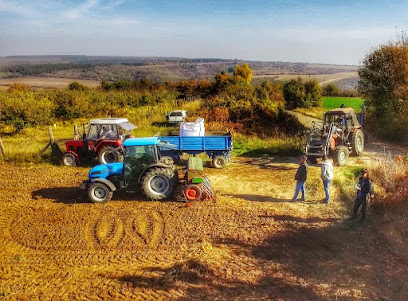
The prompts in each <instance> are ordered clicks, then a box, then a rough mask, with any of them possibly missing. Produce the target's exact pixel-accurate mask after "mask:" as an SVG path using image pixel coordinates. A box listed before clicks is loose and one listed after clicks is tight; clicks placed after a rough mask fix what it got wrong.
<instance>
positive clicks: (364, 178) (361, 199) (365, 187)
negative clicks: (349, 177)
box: [351, 169, 374, 222]
mask: <svg viewBox="0 0 408 301" xmlns="http://www.w3.org/2000/svg"><path fill="white" fill-rule="evenodd" d="M358 184H359V185H358V186H357V197H356V200H355V201H354V210H353V216H352V218H351V219H355V218H356V217H357V211H358V208H360V206H361V222H363V221H364V220H365V215H366V207H367V202H368V201H369V200H370V198H374V189H373V182H372V181H371V179H370V177H369V174H368V170H367V169H363V171H362V172H361V177H360V179H359V180H358Z"/></svg>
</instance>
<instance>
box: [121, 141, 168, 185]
mask: <svg viewBox="0 0 408 301" xmlns="http://www.w3.org/2000/svg"><path fill="white" fill-rule="evenodd" d="M161 144H165V143H160V139H159V138H158V137H149V138H134V139H129V140H126V141H125V142H124V143H123V147H124V155H125V159H124V161H123V172H124V173H123V175H124V180H125V183H126V186H134V185H138V184H139V183H140V180H141V176H142V174H143V173H144V172H145V171H146V169H147V168H151V167H152V166H156V165H163V166H162V167H165V168H167V167H168V166H169V165H173V160H171V162H170V164H164V162H162V161H161V160H160V159H161V156H160V151H159V147H158V146H159V145H161ZM166 158H167V157H166ZM166 163H169V162H166Z"/></svg>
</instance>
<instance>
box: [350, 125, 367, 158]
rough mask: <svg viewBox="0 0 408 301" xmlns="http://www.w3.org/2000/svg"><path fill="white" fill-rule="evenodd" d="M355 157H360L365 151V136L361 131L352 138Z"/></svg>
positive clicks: (356, 132) (357, 131)
mask: <svg viewBox="0 0 408 301" xmlns="http://www.w3.org/2000/svg"><path fill="white" fill-rule="evenodd" d="M351 146H352V148H353V155H356V156H360V155H361V154H362V153H363V150H364V134H363V132H362V131H361V130H356V131H355V132H354V133H353V136H352V138H351Z"/></svg>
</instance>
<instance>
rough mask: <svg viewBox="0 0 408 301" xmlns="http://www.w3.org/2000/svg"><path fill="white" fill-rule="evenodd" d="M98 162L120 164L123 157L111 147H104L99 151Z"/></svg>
mask: <svg viewBox="0 0 408 301" xmlns="http://www.w3.org/2000/svg"><path fill="white" fill-rule="evenodd" d="M98 161H99V163H100V164H109V163H116V162H122V161H123V156H122V154H121V153H120V152H119V151H117V150H115V149H114V148H113V147H112V146H105V147H103V148H102V149H101V150H100V151H99V154H98Z"/></svg>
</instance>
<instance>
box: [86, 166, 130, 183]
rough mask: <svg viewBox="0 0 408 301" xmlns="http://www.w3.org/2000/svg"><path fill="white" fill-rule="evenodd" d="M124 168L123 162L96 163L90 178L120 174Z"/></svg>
mask: <svg viewBox="0 0 408 301" xmlns="http://www.w3.org/2000/svg"><path fill="white" fill-rule="evenodd" d="M122 170H123V163H110V164H100V165H96V166H95V167H94V168H92V169H91V170H90V171H89V180H91V179H95V178H104V179H106V178H107V177H108V176H114V175H120V174H121V173H122Z"/></svg>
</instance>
